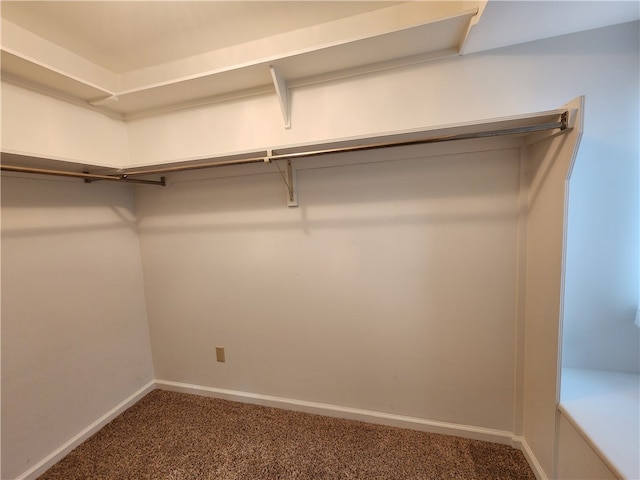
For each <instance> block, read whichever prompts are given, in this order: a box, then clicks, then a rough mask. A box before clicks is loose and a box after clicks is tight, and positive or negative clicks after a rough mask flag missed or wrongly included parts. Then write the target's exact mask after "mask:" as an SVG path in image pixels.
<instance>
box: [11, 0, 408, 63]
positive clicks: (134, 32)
mask: <svg viewBox="0 0 640 480" xmlns="http://www.w3.org/2000/svg"><path fill="white" fill-rule="evenodd" d="M397 3H400V2H377V1H374V2H367V1H356V2H350V1H345V2H342V1H333V2H331V1H327V2H324V1H321V2H317V1H279V2H270V1H253V2H245V1H75V2H74V1H62V2H59V1H2V17H3V18H5V19H7V20H9V21H10V22H12V23H14V24H16V25H19V26H21V27H22V28H24V29H26V30H29V31H31V32H33V33H35V34H37V35H38V36H40V37H43V38H45V39H47V40H49V41H51V42H53V43H55V44H58V45H60V46H61V47H64V48H66V49H67V50H70V51H72V52H74V53H77V54H78V55H80V56H82V57H85V58H87V59H89V60H91V61H92V62H94V63H96V64H98V65H100V66H102V67H105V68H107V69H108V70H111V71H113V72H115V73H124V72H127V71H131V70H138V69H141V68H145V67H149V66H153V65H159V64H163V63H167V62H171V61H175V60H178V59H181V58H185V57H190V56H192V55H197V54H201V53H205V52H208V51H212V50H219V49H221V48H224V47H230V46H232V45H237V44H241V43H246V42H250V41H254V40H258V39H260V38H266V37H270V36H273V35H276V34H279V33H283V32H289V31H293V30H297V29H301V28H305V27H309V26H312V25H317V24H321V23H326V22H330V21H333V20H337V19H340V18H344V17H350V16H353V15H357V14H360V13H365V12H369V11H372V10H377V9H381V8H385V7H388V6H390V5H393V4H397Z"/></svg>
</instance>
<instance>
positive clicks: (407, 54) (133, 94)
mask: <svg viewBox="0 0 640 480" xmlns="http://www.w3.org/2000/svg"><path fill="white" fill-rule="evenodd" d="M438 3H439V2H438ZM429 4H430V2H408V4H401V5H398V6H396V7H393V10H391V9H390V10H389V11H388V12H387V13H386V14H387V15H389V14H390V13H393V15H390V17H389V18H388V19H383V18H381V17H380V15H381V14H380V13H379V12H376V13H375V15H377V17H375V16H374V14H368V16H367V15H360V16H358V17H357V18H356V17H354V18H351V19H342V20H341V21H340V23H337V22H330V23H329V24H323V25H322V26H316V27H315V29H306V30H305V31H295V32H289V33H287V34H281V35H278V36H277V37H271V38H269V39H263V40H261V41H260V42H252V43H248V44H242V45H236V46H234V47H230V48H227V49H224V50H217V51H211V52H208V53H205V54H201V55H196V56H194V57H190V58H186V59H182V60H179V61H175V62H171V63H169V64H164V65H158V66H155V67H150V68H146V69H143V70H138V71H133V72H126V73H123V74H119V75H116V74H114V73H113V72H109V71H101V70H104V69H101V67H98V66H97V65H95V64H90V62H88V61H87V59H84V58H82V57H78V56H77V55H75V54H73V53H71V52H69V51H68V50H63V49H61V48H60V47H57V46H55V45H53V44H51V43H49V42H47V41H46V40H44V39H42V38H40V37H36V36H35V35H33V34H31V33H30V32H27V31H26V30H23V29H21V28H20V27H18V26H17V25H14V24H11V23H10V22H8V21H6V20H3V25H2V26H3V36H2V58H1V60H2V75H3V79H4V80H6V81H10V82H13V83H18V84H21V85H23V86H26V87H28V88H32V89H37V90H38V89H39V90H41V91H43V92H44V93H47V94H49V95H54V96H58V97H61V98H66V99H69V100H72V101H75V102H76V103H81V104H84V105H85V106H90V108H95V109H97V110H100V111H103V112H105V113H109V114H111V115H115V116H118V117H120V118H122V119H130V118H135V117H139V116H144V115H150V114H154V113H159V112H162V111H167V110H173V109H179V108H184V107H188V106H193V105H197V104H202V103H210V102H215V101H220V100H225V99H228V98H234V97H241V96H246V95H253V94H256V93H267V92H274V93H278V95H279V96H282V95H285V96H286V92H280V91H279V89H278V85H277V84H276V83H277V82H275V80H274V77H273V75H272V71H271V70H272V69H271V67H274V69H276V70H277V72H278V77H279V80H280V86H282V85H284V86H285V87H286V88H289V87H292V86H300V85H304V84H309V83H314V82H318V81H326V80H328V79H335V78H341V77H346V76H350V75H354V74H359V73H365V72H370V71H375V70H380V69H385V68H391V67H395V66H399V65H405V64H410V63H415V62H422V61H426V60H430V59H434V58H442V57H444V56H450V55H457V54H459V52H460V51H461V48H462V46H463V44H464V42H465V39H466V38H467V35H468V33H469V30H470V28H471V27H472V25H473V24H474V22H476V21H477V15H478V11H479V9H478V8H471V9H468V8H467V9H465V10H462V9H461V6H462V4H461V2H451V3H450V4H449V3H448V2H444V4H442V5H444V6H443V7H441V9H440V10H438V11H435V12H434V11H433V10H429V9H428V8H427V7H428V6H429ZM468 5H469V3H468V2H466V3H465V5H464V6H467V7H468ZM443 8H444V10H443ZM383 20H384V21H383ZM350 22H351V23H350ZM43 42H44V43H45V44H46V45H44V47H46V48H38V44H39V43H40V44H43ZM41 52H45V53H41ZM285 106H286V105H284V106H283V109H284V108H285ZM283 113H285V118H286V116H287V114H286V112H283Z"/></svg>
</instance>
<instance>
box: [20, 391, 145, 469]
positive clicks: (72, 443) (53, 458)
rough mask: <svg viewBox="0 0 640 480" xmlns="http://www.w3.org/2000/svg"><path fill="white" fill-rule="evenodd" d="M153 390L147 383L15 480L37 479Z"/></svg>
mask: <svg viewBox="0 0 640 480" xmlns="http://www.w3.org/2000/svg"><path fill="white" fill-rule="evenodd" d="M154 389H155V382H154V381H151V382H149V383H147V384H146V385H145V386H144V387H142V388H141V389H139V390H138V391H136V392H134V393H133V394H131V395H130V396H129V397H127V398H126V399H124V400H123V401H122V402H120V403H119V404H118V405H116V406H115V407H113V408H112V409H111V410H109V411H108V412H107V413H105V414H104V415H102V416H101V417H99V418H98V419H97V420H96V421H95V422H93V423H92V424H91V425H89V426H88V427H86V428H85V429H83V430H81V431H80V432H79V433H78V434H77V435H75V436H74V437H73V438H71V439H70V440H68V441H67V442H65V443H64V444H62V445H61V446H60V447H59V448H57V449H56V450H54V451H53V452H51V453H50V454H49V455H47V456H46V457H45V458H43V459H42V460H40V461H39V462H38V463H36V464H35V465H34V466H33V467H31V468H30V469H29V470H27V471H26V472H24V473H22V474H21V475H19V476H18V477H16V479H15V480H32V479H36V478H38V477H39V476H40V475H42V474H43V473H44V472H46V471H47V470H48V469H49V468H51V467H52V466H53V465H55V464H56V463H58V462H59V461H60V460H62V459H63V458H64V457H65V456H66V455H67V454H68V453H69V452H71V450H73V449H74V448H76V447H77V446H78V445H80V444H81V443H82V442H84V441H85V440H87V439H88V438H89V437H90V436H92V435H93V434H94V433H96V432H97V431H98V430H100V429H101V428H102V427H104V426H105V425H106V424H107V423H109V422H110V421H111V420H113V419H114V418H116V417H117V416H118V415H120V414H121V413H122V412H124V411H125V410H127V409H128V408H129V407H131V406H132V405H133V404H135V403H136V402H138V401H139V400H140V399H141V398H142V397H144V396H145V395H146V394H147V393H149V392H151V391H152V390H154Z"/></svg>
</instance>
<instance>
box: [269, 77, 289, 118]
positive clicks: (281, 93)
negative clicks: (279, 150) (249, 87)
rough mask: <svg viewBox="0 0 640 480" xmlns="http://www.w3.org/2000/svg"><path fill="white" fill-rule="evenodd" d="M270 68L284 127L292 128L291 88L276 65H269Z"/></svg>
mask: <svg viewBox="0 0 640 480" xmlns="http://www.w3.org/2000/svg"><path fill="white" fill-rule="evenodd" d="M269 70H271V79H272V80H273V86H274V87H275V88H276V95H277V96H278V101H279V102H280V109H281V110H282V117H283V119H284V128H291V107H290V105H289V88H288V87H287V82H286V81H285V79H284V78H282V75H280V73H279V72H278V71H277V70H276V67H274V66H273V65H269Z"/></svg>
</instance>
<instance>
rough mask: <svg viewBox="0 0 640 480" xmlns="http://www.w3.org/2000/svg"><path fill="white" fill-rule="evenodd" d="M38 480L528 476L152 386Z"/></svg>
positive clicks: (366, 428)
mask: <svg viewBox="0 0 640 480" xmlns="http://www.w3.org/2000/svg"><path fill="white" fill-rule="evenodd" d="M39 478H40V480H54V479H64V480H74V479H83V480H85V479H91V480H101V479H105V480H106V479H114V480H115V479H118V480H125V479H136V480H137V479H163V480H187V479H190V480H191V479H194V480H195V479H212V480H213V479H215V480H236V479H238V480H239V479H242V480H252V479H255V480H263V479H264V480H271V479H273V480H276V479H278V480H293V479H295V480H347V479H367V480H374V479H375V480H395V479H398V480H400V479H402V480H409V479H411V480H418V479H420V480H427V479H443V480H444V479H447V480H449V479H466V480H472V479H487V480H489V479H491V480H498V479H502V480H510V479H513V480H516V479H517V480H535V476H534V474H533V471H532V470H531V468H530V467H529V465H528V464H527V462H526V460H525V458H524V456H523V455H522V453H521V452H520V451H519V450H516V449H514V448H511V447H509V446H506V445H499V444H494V443H488V442H481V441H477V440H468V439H463V438H458V437H453V436H448V435H439V434H433V433H426V432H418V431H414V430H407V429H401V428H394V427H386V426H381V425H372V424H368V423H363V422H357V421H352V420H342V419H336V418H331V417H324V416H320V415H312V414H307V413H300V412H293V411H288V410H281V409H276V408H269V407H262V406H257V405H250V404H245V403H238V402H231V401H228V400H220V399H214V398H207V397H201V396H197V395H189V394H184V393H176V392H169V391H163V390H154V391H153V392H151V393H149V394H148V395H147V396H145V397H144V398H143V399H142V400H140V401H139V402H138V403H136V404H135V405H133V406H132V407H131V408H129V409H128V410H127V411H125V412H124V413H122V414H121V415H119V416H118V417H117V418H115V419H114V420H113V421H112V422H110V423H109V424H108V425H106V426H105V427H104V428H102V429H101V430H100V431H99V432H97V433H96V434H95V435H93V436H92V437H91V438H89V439H88V440H87V441H85V442H84V443H82V444H81V445H80V446H78V447H77V448H76V449H75V450H73V451H72V452H70V453H69V454H68V455H67V456H66V457H65V458H64V459H62V460H61V461H60V462H58V463H57V464H56V465H54V466H53V467H51V468H50V469H49V470H48V471H47V472H45V473H44V475H42V476H40V477H39Z"/></svg>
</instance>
